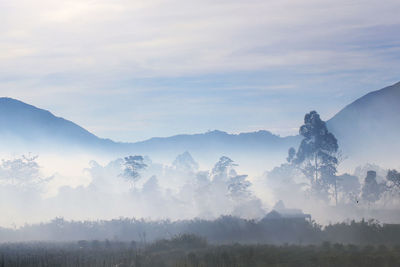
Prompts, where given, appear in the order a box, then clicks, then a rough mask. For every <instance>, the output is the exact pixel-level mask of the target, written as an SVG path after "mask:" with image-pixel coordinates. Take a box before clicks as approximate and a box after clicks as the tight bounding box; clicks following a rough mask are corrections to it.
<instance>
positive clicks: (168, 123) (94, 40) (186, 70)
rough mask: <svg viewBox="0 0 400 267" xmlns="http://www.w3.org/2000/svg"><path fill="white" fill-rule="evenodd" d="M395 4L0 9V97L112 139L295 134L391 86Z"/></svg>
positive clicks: (39, 3) (135, 3)
mask: <svg viewBox="0 0 400 267" xmlns="http://www.w3.org/2000/svg"><path fill="white" fill-rule="evenodd" d="M399 14H400V1H398V0H380V1H378V0H357V1H352V0H336V1H325V0H303V1H297V0H279V1H278V0H274V1H271V0H241V1H238V0H229V1H228V0H201V1H200V0H197V1H193V0H171V1H166V0H112V1H110V0H97V1H96V0H63V1H59V0H0V95H1V96H7V97H12V98H16V99H19V100H22V101H24V102H27V103H29V104H32V105H35V106H37V107H39V108H43V109H47V110H50V111H51V112H52V113H54V114H55V115H57V116H60V117H63V118H66V119H69V120H71V121H73V122H75V123H77V124H79V125H81V126H82V127H84V128H86V129H88V130H89V131H91V132H93V133H94V134H96V135H98V136H100V137H105V138H111V139H114V140H116V141H139V140H145V139H147V138H150V137H154V136H171V135H175V134H181V133H200V132H206V131H208V130H214V129H218V130H223V131H227V132H230V133H239V132H248V131H256V130H261V129H265V130H270V131H271V132H273V133H276V134H279V135H282V136H285V135H291V134H296V133H297V129H298V127H299V126H300V125H301V123H302V119H303V116H304V114H305V113H306V112H309V111H310V110H317V111H318V112H319V113H320V114H321V116H322V118H323V119H325V120H327V119H329V118H330V117H332V116H333V115H334V114H335V113H336V112H338V111H339V110H340V109H341V108H343V107H344V106H346V105H347V104H349V103H350V102H352V101H354V100H355V99H357V98H358V97H360V96H362V95H364V94H366V93H368V92H369V91H372V90H377V89H380V88H383V87H385V86H388V85H391V84H393V83H396V82H398V81H400V74H399V70H400V16H399Z"/></svg>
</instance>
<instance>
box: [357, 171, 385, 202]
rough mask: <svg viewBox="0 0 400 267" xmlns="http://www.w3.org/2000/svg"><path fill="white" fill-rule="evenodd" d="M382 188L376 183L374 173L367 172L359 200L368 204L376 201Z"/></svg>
mask: <svg viewBox="0 0 400 267" xmlns="http://www.w3.org/2000/svg"><path fill="white" fill-rule="evenodd" d="M382 189H383V186H382V185H381V184H378V182H377V181H376V172H375V171H368V172H367V177H365V180H364V185H363V188H362V193H361V198H362V199H363V200H365V201H366V202H368V204H370V203H373V202H376V201H378V200H379V199H380V198H381V195H382V192H383V190H382Z"/></svg>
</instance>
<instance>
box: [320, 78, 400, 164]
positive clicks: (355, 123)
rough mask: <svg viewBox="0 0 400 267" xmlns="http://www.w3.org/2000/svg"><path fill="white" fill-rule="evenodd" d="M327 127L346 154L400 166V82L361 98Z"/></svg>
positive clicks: (334, 118)
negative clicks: (395, 162)
mask: <svg viewBox="0 0 400 267" xmlns="http://www.w3.org/2000/svg"><path fill="white" fill-rule="evenodd" d="M327 125H328V129H329V130H330V131H332V132H333V133H334V134H335V136H336V137H337V139H338V141H339V145H340V147H341V148H342V149H343V152H344V154H345V155H347V156H349V157H357V158H359V159H362V160H364V161H373V162H382V163H384V162H385V161H388V160H389V161H397V164H399V161H400V156H399V153H398V151H400V82H399V83H396V84H394V85H391V86H388V87H385V88H383V89H380V90H377V91H373V92H370V93H368V94H366V95H364V96H362V97H360V98H359V99H357V100H356V101H354V102H353V103H351V104H349V105H347V106H346V107H345V108H343V109H342V110H341V111H339V112H338V113H337V114H336V115H335V116H334V117H332V118H331V119H330V120H329V121H328V122H327ZM396 166H397V165H396Z"/></svg>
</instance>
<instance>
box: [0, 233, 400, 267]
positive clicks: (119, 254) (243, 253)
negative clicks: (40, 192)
mask: <svg viewBox="0 0 400 267" xmlns="http://www.w3.org/2000/svg"><path fill="white" fill-rule="evenodd" d="M399 265H400V247H396V246H384V245H380V246H371V245H369V246H355V245H342V244H338V243H335V244H332V243H329V242H325V243H323V244H321V245H318V246H314V245H309V246H299V245H287V244H286V245H282V246H272V245H260V244H255V245H239V244H229V245H211V244H208V243H207V242H206V241H205V240H204V239H202V238H199V237H197V236H195V235H178V236H175V237H173V238H171V239H163V240H158V241H156V242H154V243H151V244H149V245H145V244H137V243H136V242H110V241H108V240H106V241H102V242H100V241H97V240H94V241H83V240H82V241H78V242H69V243H13V244H3V245H0V266H2V267H18V266H32V267H33V266H60V267H61V266H65V267H68V266H120V267H125V266H126V267H128V266H132V267H138V266H141V267H147V266H148V267H163V266H165V267H167V266H174V267H181V266H182V267H184V266H185V267H200V266H209V267H213V266H215V267H217V266H218V267H224V266H226V267H241V266H243V267H247V266H296V267H297V266H363V267H367V266H399Z"/></svg>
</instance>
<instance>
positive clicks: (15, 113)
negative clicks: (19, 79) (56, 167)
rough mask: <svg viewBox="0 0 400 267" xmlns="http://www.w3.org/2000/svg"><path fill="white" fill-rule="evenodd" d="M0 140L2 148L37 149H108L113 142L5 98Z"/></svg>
mask: <svg viewBox="0 0 400 267" xmlns="http://www.w3.org/2000/svg"><path fill="white" fill-rule="evenodd" d="M0 136H1V139H2V140H3V144H2V145H3V146H4V145H7V144H19V145H20V146H28V147H36V146H37V147H39V146H41V145H47V146H49V145H50V144H51V145H52V146H53V145H56V146H59V145H68V146H71V145H72V146H73V147H81V148H95V147H99V146H100V147H104V148H108V147H112V146H114V145H115V143H114V142H113V141H111V140H109V139H101V138H99V137H97V136H95V135H94V134H92V133H90V132H89V131H87V130H85V129H83V128H82V127H80V126H78V125H77V124H75V123H73V122H71V121H69V120H65V119H63V118H60V117H56V116H54V115H53V114H52V113H50V112H49V111H47V110H43V109H39V108H36V107H34V106H32V105H29V104H26V103H24V102H21V101H19V100H16V99H12V98H8V97H2V98H0ZM4 141H7V142H4Z"/></svg>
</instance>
